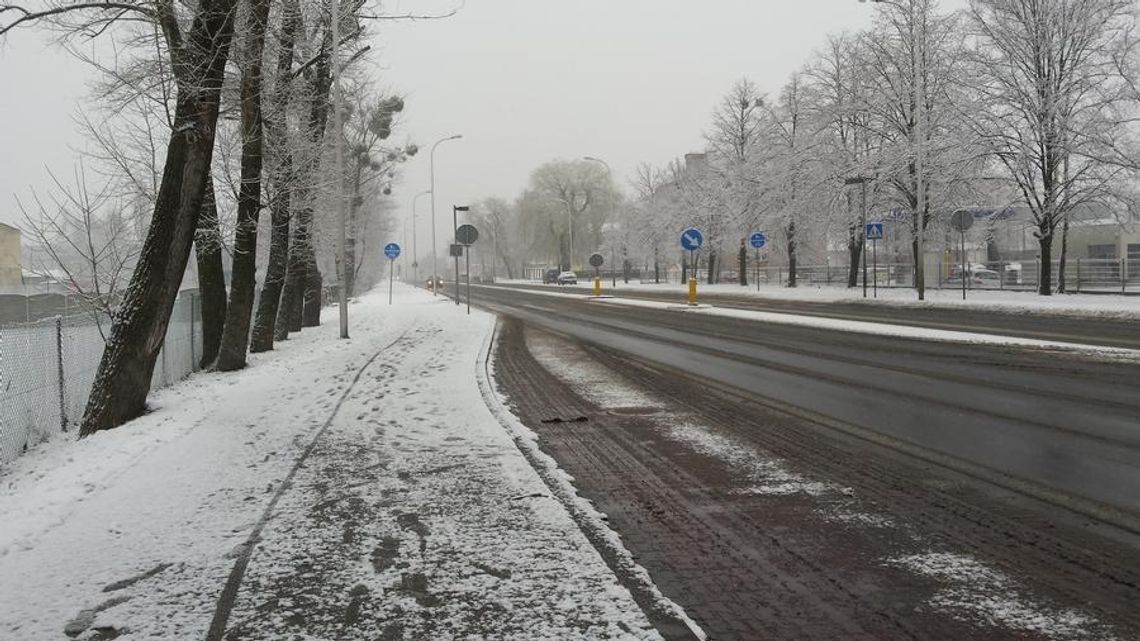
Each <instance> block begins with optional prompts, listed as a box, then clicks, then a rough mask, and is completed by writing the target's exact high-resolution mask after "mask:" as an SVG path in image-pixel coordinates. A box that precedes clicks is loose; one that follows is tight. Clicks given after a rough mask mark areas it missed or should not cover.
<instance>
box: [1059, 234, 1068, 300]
mask: <svg viewBox="0 0 1140 641" xmlns="http://www.w3.org/2000/svg"><path fill="white" fill-rule="evenodd" d="M1068 259H1069V218H1068V217H1067V216H1066V217H1065V222H1063V223H1061V262H1060V263H1059V264H1058V265H1057V293H1058V294H1064V293H1065V292H1066V291H1067V290H1066V288H1065V263H1066V261H1068Z"/></svg>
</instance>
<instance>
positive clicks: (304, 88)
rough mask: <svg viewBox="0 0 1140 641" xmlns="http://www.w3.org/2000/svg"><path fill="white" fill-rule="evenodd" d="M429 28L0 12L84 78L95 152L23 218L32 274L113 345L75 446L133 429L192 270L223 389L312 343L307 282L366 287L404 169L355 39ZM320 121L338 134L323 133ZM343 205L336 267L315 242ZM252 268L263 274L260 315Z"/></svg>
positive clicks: (353, 19)
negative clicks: (298, 344)
mask: <svg viewBox="0 0 1140 641" xmlns="http://www.w3.org/2000/svg"><path fill="white" fill-rule="evenodd" d="M439 17H446V16H416V15H391V14H382V13H380V12H378V11H374V10H371V9H370V8H368V7H367V6H366V5H365V3H363V2H350V1H345V2H342V3H340V11H339V15H336V16H333V15H331V14H330V7H329V5H328V4H325V3H322V2H312V1H310V0H201V1H200V2H197V3H174V2H165V1H151V0H127V1H125V2H124V1H120V0H114V1H100V0H96V1H94V2H83V3H70V2H58V1H56V0H48V2H46V3H44V4H41V5H39V6H22V5H16V4H0V37H3V36H4V35H5V34H7V33H8V32H9V31H11V30H13V29H15V28H19V27H22V26H33V25H37V26H39V27H41V28H46V29H50V30H54V31H57V32H59V33H61V34H62V38H61V40H62V42H63V43H64V46H66V47H67V48H68V49H69V51H71V52H72V53H74V54H75V55H76V56H77V57H79V58H81V59H83V60H85V61H86V62H87V63H89V65H90V68H91V69H92V76H93V82H92V86H93V92H92V94H93V95H92V99H91V100H90V101H89V102H90V103H91V104H90V105H88V106H87V108H86V109H85V111H84V114H83V115H82V116H81V117H80V122H81V125H82V128H83V130H84V133H85V134H86V135H87V138H88V140H89V142H90V144H89V146H88V149H87V151H86V152H85V157H84V159H83V162H82V164H81V168H80V169H79V170H77V172H76V179H75V181H74V184H70V183H68V182H66V181H61V180H55V187H56V190H55V191H54V193H53V194H52V196H51V197H50V198H40V197H39V196H36V195H33V198H32V199H31V200H30V201H29V202H27V203H24V202H21V203H20V207H21V209H22V210H23V213H24V217H25V222H26V224H27V226H28V227H29V228H30V229H31V230H32V234H31V236H32V238H33V239H34V240H35V241H36V245H37V247H36V252H35V257H34V258H33V267H38V268H39V269H42V270H43V271H45V272H47V273H52V274H54V275H59V274H61V273H63V274H66V275H67V280H68V281H70V282H69V283H68V284H69V285H70V286H71V287H72V288H73V289H74V290H76V291H78V292H79V293H80V295H81V296H83V297H84V298H87V299H89V301H88V302H90V303H91V304H90V305H87V307H88V308H90V309H92V310H93V313H94V314H95V315H96V317H97V319H98V321H99V322H100V326H101V327H102V326H103V325H104V324H106V325H108V326H109V331H108V333H107V335H106V345H105V348H104V353H103V357H102V360H101V362H100V365H99V369H98V372H97V375H96V379H95V383H94V386H93V388H92V390H91V395H90V398H89V401H88V404H87V409H86V412H85V414H84V417H83V421H82V424H81V427H80V433H81V434H82V435H89V434H91V433H93V432H96V431H98V430H103V429H107V428H111V427H115V426H117V425H120V424H122V423H123V422H125V421H128V420H130V419H132V418H134V417H136V416H139V415H140V414H142V413H143V412H144V411H145V408H146V405H145V403H146V396H147V394H148V392H149V389H150V381H151V375H152V373H153V370H154V366H155V361H156V358H157V356H158V352H159V349H160V347H161V345H162V343H163V337H164V336H165V333H166V329H167V326H168V324H169V321H170V314H171V310H172V308H173V305H174V302H175V298H176V297H177V294H178V291H179V289H180V286H181V284H182V282H183V278H184V274H185V272H186V268H187V265H188V263H189V259H190V255H191V252H192V251H193V252H194V255H195V261H196V267H197V272H198V281H199V289H200V293H201V301H202V320H203V344H204V357H203V362H202V365H203V366H207V367H215V368H216V369H218V370H235V369H239V368H242V367H244V366H245V364H246V356H247V353H248V352H250V351H254V352H258V351H265V350H269V349H272V347H273V344H274V341H275V340H284V339H286V338H287V337H288V334H289V333H291V332H296V331H300V330H301V329H302V328H303V327H307V326H313V325H316V324H317V323H319V308H320V302H321V289H322V275H321V274H322V270H325V271H327V270H329V269H330V268H331V269H332V270H334V271H335V272H337V273H339V271H340V270H341V269H344V270H345V271H346V277H347V278H346V280H347V282H348V284H349V287H350V288H351V287H354V286H356V284H357V283H359V282H360V280H361V279H362V278H363V279H366V280H371V279H373V278H375V277H377V276H378V272H379V266H378V261H376V260H375V259H373V263H372V265H371V267H369V263H368V261H367V260H366V259H365V254H366V252H365V251H363V250H364V247H367V246H369V245H370V244H376V243H378V242H379V239H380V238H381V237H382V234H383V232H384V229H383V228H382V225H383V224H387V220H385V219H382V217H381V216H382V215H383V214H384V213H385V212H387V211H388V210H389V209H390V208H391V203H390V202H389V198H388V196H389V194H390V193H391V185H392V182H393V179H394V178H395V177H396V175H397V171H398V167H399V165H400V163H402V162H404V161H405V160H407V159H408V158H409V157H411V156H413V155H415V153H416V151H417V149H416V147H415V145H412V144H409V143H404V144H399V145H395V146H392V145H390V144H389V140H390V139H391V137H392V134H393V131H394V130H395V128H396V126H397V124H398V118H399V115H400V113H401V112H402V111H403V109H404V103H403V100H402V99H400V98H399V97H398V96H395V95H390V94H387V93H385V92H380V91H377V90H375V89H374V88H373V87H372V86H371V84H370V82H369V80H368V78H367V74H366V73H365V71H364V69H363V67H364V62H365V61H366V60H367V56H368V52H369V47H368V46H367V45H365V44H364V43H365V42H367V40H368V38H369V33H368V25H369V24H370V23H371V22H373V21H375V20H392V19H412V18H439ZM332 20H338V21H339V23H338V25H337V26H338V27H339V32H340V34H341V37H340V39H339V40H340V41H339V42H337V43H333V42H332V35H331V34H332V31H333V30H332V28H331V27H332ZM92 39H94V40H92ZM91 42H94V43H95V45H92V44H91ZM93 51H94V53H92V52H93ZM334 51H336V52H338V53H339V54H340V55H339V56H336V57H335V58H334V56H333V55H332V54H333V52H334ZM334 65H339V66H338V67H335V68H334ZM338 70H339V71H340V73H341V77H342V83H341V85H342V91H341V95H339V96H334V95H332V94H333V75H334V73H336V72H337V71H338ZM334 108H339V109H340V110H341V112H342V115H343V117H342V118H341V121H342V122H343V123H344V124H343V128H342V130H341V131H333V130H332V127H331V126H330V125H329V120H330V119H329V113H330V110H331V109H334ZM89 114H94V115H89ZM336 138H340V139H341V141H342V144H343V145H344V147H345V148H346V149H347V150H348V161H349V162H348V163H346V167H345V170H344V175H339V176H338V175H335V174H334V171H333V169H332V167H333V163H330V162H326V156H327V155H329V153H330V152H329V149H330V147H331V146H332V143H333V142H334V141H335V140H336ZM88 166H94V167H96V168H97V171H96V172H90V171H88V170H87V167H88ZM94 175H97V176H98V180H99V186H97V187H95V186H93V185H92V182H93V180H92V178H93V176H94ZM53 179H54V176H53ZM341 194H347V201H348V231H347V235H348V238H349V245H348V247H349V251H348V257H349V261H351V264H349V265H344V266H342V265H340V264H337V262H336V260H335V258H333V256H334V254H335V252H333V251H332V247H331V243H330V241H329V237H330V236H332V235H333V234H332V233H331V232H332V231H333V230H334V229H335V228H334V227H333V225H335V223H336V220H335V218H336V217H335V216H334V215H333V214H334V213H335V206H334V205H333V202H334V201H333V198H334V197H340V195H341ZM262 209H268V211H269V218H270V220H269V225H268V227H269V234H268V238H266V234H259V228H260V227H261V226H262V225H259V223H260V219H261V216H260V213H261V211H262ZM373 253H374V252H373ZM259 256H262V257H267V263H266V264H265V270H264V271H265V276H264V278H263V282H262V286H261V292H260V298H259V299H258V297H257V296H256V290H257V274H258V258H259ZM227 258H228V260H229V261H230V264H231V266H232V269H231V277H230V282H229V287H228V290H227V286H226V278H225V263H226V260H227ZM338 280H339V278H338ZM351 293H352V292H351V291H349V294H350V295H351ZM255 299H258V300H257V304H256V308H255V304H254V303H255Z"/></svg>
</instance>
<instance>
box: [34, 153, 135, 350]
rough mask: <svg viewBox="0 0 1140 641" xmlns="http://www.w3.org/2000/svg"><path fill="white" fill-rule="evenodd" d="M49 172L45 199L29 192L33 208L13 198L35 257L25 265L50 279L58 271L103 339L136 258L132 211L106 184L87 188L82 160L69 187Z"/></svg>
mask: <svg viewBox="0 0 1140 641" xmlns="http://www.w3.org/2000/svg"><path fill="white" fill-rule="evenodd" d="M49 175H50V176H51V179H52V181H53V183H54V185H55V187H56V189H55V190H54V191H53V193H52V195H51V199H50V201H49V202H48V203H45V202H44V201H43V200H41V199H40V197H39V196H38V195H35V194H33V200H34V202H35V208H34V209H33V210H29V209H28V208H26V207H25V206H24V204H23V203H22V202H20V201H19V199H17V201H16V202H17V206H18V207H19V209H20V211H21V213H22V214H23V217H24V221H25V227H26V228H27V230H28V231H29V232H31V238H32V242H33V243H35V247H36V249H37V250H38V252H37V255H38V256H39V257H40V258H39V260H37V261H36V262H34V263H33V264H32V265H31V269H32V271H33V272H36V273H38V274H40V275H42V276H45V277H50V278H56V277H58V276H59V275H62V276H63V277H64V278H65V283H64V284H65V285H66V286H67V287H68V289H70V290H71V291H72V292H74V293H75V294H77V295H78V296H79V297H80V299H81V300H82V301H83V303H84V308H85V309H87V310H88V311H89V312H90V313H91V316H92V319H93V320H94V322H95V325H96V327H97V328H98V330H99V335H100V336H102V337H103V340H104V341H105V340H106V339H107V332H106V328H107V327H108V326H109V325H110V322H111V320H112V319H113V317H114V310H115V307H116V305H117V304H118V300H119V298H120V297H121V296H122V290H123V288H124V287H126V284H127V280H128V278H129V277H130V272H131V270H132V269H133V268H134V264H135V261H136V260H137V259H138V253H139V247H140V245H141V239H140V238H138V236H137V235H136V234H135V231H134V225H133V224H132V221H131V219H132V217H133V215H134V213H135V212H131V211H124V207H126V206H129V205H126V204H124V202H123V199H121V198H118V197H116V196H114V195H113V190H112V186H111V185H110V184H107V185H104V186H103V187H102V188H101V189H99V190H98V191H94V190H92V189H90V188H89V186H88V184H87V176H86V172H85V171H84V169H83V166H82V165H80V166H79V168H78V169H77V170H76V174H75V184H74V185H73V186H71V187H68V186H66V185H64V184H63V183H62V182H60V180H59V179H58V178H56V176H55V175H54V174H51V173H50V172H49Z"/></svg>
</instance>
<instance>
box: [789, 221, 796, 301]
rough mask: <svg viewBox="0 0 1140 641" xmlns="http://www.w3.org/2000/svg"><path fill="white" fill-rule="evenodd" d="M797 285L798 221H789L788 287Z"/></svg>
mask: <svg viewBox="0 0 1140 641" xmlns="http://www.w3.org/2000/svg"><path fill="white" fill-rule="evenodd" d="M795 286H796V221H794V220H793V221H791V222H789V223H788V287H795Z"/></svg>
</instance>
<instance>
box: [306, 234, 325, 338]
mask: <svg viewBox="0 0 1140 641" xmlns="http://www.w3.org/2000/svg"><path fill="white" fill-rule="evenodd" d="M306 262H307V265H306V266H305V276H306V278H305V293H304V299H303V300H304V307H303V308H302V310H301V327H320V325H321V305H322V303H323V300H322V296H321V293H322V290H323V289H324V279H323V278H322V277H321V271H320V270H319V269H317V258H316V255H315V254H314V253H313V250H312V248H311V247H310V248H309V256H308V258H307V261H306Z"/></svg>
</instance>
